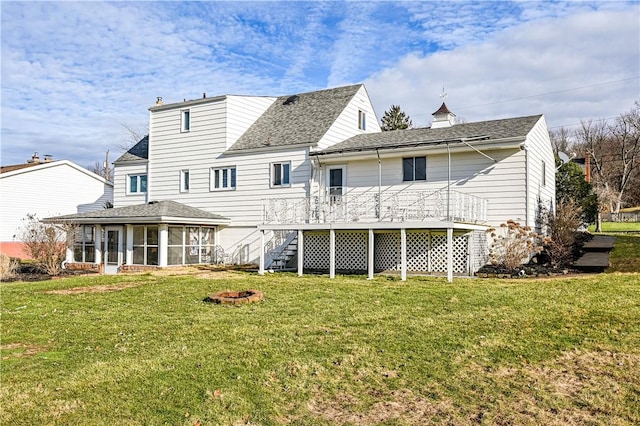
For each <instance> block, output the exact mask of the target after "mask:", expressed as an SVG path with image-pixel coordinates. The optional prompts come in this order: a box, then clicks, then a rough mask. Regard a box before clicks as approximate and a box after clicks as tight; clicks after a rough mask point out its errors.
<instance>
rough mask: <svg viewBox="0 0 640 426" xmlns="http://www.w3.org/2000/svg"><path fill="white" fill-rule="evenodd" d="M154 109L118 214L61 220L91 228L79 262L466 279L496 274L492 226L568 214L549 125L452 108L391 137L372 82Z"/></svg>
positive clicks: (74, 253)
mask: <svg viewBox="0 0 640 426" xmlns="http://www.w3.org/2000/svg"><path fill="white" fill-rule="evenodd" d="M149 111H150V121H149V135H148V136H147V137H145V138H143V139H142V140H141V141H140V142H139V143H138V144H136V145H135V146H134V147H133V148H131V149H130V150H129V151H128V152H126V153H125V154H124V155H122V156H121V157H120V158H119V159H118V160H117V161H115V162H114V170H115V175H114V176H115V189H114V208H112V209H102V210H96V211H93V212H85V213H79V214H72V215H66V216H58V217H55V218H49V219H48V220H49V221H73V222H75V223H77V224H78V225H79V226H80V230H79V232H78V237H77V238H76V245H75V246H74V248H73V249H70V250H69V251H68V257H69V259H68V262H69V263H73V262H87V259H90V262H91V263H94V264H101V265H103V266H104V272H105V273H115V272H118V271H124V270H136V269H145V268H155V267H169V266H173V265H188V264H209V263H236V264H256V265H257V267H258V270H259V271H260V273H264V271H265V270H272V269H293V270H297V271H298V274H300V275H302V274H303V273H304V272H305V271H320V272H324V273H328V274H329V275H330V277H334V276H335V274H336V273H343V272H356V273H366V274H367V275H368V276H369V277H370V278H372V277H373V275H374V274H375V273H376V272H381V271H390V270H391V271H396V272H397V273H399V274H400V276H401V277H402V279H406V277H407V274H408V273H414V272H415V273H436V274H446V275H447V276H448V278H449V279H452V277H453V276H455V275H471V274H473V273H474V272H475V271H477V269H478V268H480V267H481V266H482V265H483V264H485V263H486V261H487V258H488V244H489V243H490V241H488V239H487V233H486V230H487V229H488V228H489V227H491V226H498V225H499V224H500V223H503V222H506V221H507V220H508V219H513V220H517V221H518V222H520V223H521V224H522V225H524V226H531V227H532V228H534V227H535V226H536V217H537V215H538V209H539V208H540V206H541V205H543V206H545V207H546V208H550V209H553V204H552V203H553V200H554V199H555V173H554V170H555V167H554V157H553V152H552V148H551V142H550V140H549V135H548V131H547V127H546V123H545V120H544V117H543V116H542V115H533V116H528V117H517V118H507V119H499V120H490V121H482V122H475V123H464V124H455V115H454V114H453V113H452V112H451V111H449V109H448V108H447V106H446V105H445V104H444V103H443V104H442V105H441V107H440V108H439V109H438V110H437V111H436V112H435V113H434V114H433V117H434V118H433V123H432V125H431V127H430V128H416V129H407V130H395V131H387V132H382V131H381V130H380V127H379V125H378V120H377V118H376V115H375V112H374V109H373V106H372V104H371V101H370V99H369V96H368V94H367V91H366V88H365V87H364V85H352V86H345V87H338V88H334V89H327V90H320V91H315V92H309V93H300V94H295V95H290V96H282V97H256V96H235V95H224V96H217V97H206V95H203V97H202V98H201V99H196V100H191V101H185V102H179V103H172V104H166V105H165V104H163V102H162V99H161V98H158V102H157V103H156V105H155V106H153V107H151V108H150V109H149ZM87 254H89V255H88V256H87Z"/></svg>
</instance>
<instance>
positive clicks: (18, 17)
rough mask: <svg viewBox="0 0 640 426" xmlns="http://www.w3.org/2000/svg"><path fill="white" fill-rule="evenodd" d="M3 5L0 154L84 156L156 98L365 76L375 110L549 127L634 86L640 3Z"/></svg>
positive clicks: (637, 95) (122, 140) (626, 103)
mask: <svg viewBox="0 0 640 426" xmlns="http://www.w3.org/2000/svg"><path fill="white" fill-rule="evenodd" d="M0 7H1V12H2V140H1V143H2V146H1V158H0V162H1V163H2V165H8V164H17V163H23V162H25V161H26V160H27V159H28V158H30V157H31V155H32V154H33V153H34V152H36V151H37V152H39V153H40V155H44V154H51V155H53V156H54V159H69V160H72V161H74V162H76V163H78V164H80V165H82V166H85V167H86V166H89V165H92V164H94V163H95V162H97V161H103V159H104V155H105V151H106V150H110V155H111V160H114V159H115V158H117V156H118V155H120V154H121V153H122V146H123V145H124V144H126V143H127V141H128V132H127V131H126V129H125V128H124V127H123V125H127V126H129V127H130V128H134V129H139V130H144V128H145V126H146V125H147V121H148V115H149V113H148V108H149V107H150V106H152V105H153V104H154V102H155V100H156V97H157V96H162V97H163V98H164V100H165V103H168V102H177V101H182V100H183V99H185V98H186V99H195V98H199V97H201V96H202V93H203V92H206V93H207V95H208V96H214V95H221V94H246V95H265V96H276V95H285V94H294V93H298V92H304V91H312V90H319V89H324V88H327V87H336V86H340V85H345V84H353V83H364V84H365V85H366V87H367V90H368V93H369V95H370V97H371V99H372V101H373V104H374V107H375V110H376V113H377V115H378V118H380V117H381V116H382V114H383V113H384V111H385V110H386V109H388V108H389V106H390V105H392V104H398V105H400V106H401V107H402V108H403V109H404V110H405V111H406V112H407V113H408V114H409V116H410V117H411V118H412V119H413V122H414V125H415V126H420V127H422V126H426V125H428V124H429V123H430V121H431V113H432V112H433V111H435V110H436V109H437V108H438V107H439V106H440V102H441V99H440V97H439V95H440V94H441V92H442V89H443V87H444V90H445V91H446V93H447V95H448V96H447V98H446V102H447V105H448V106H449V108H450V109H451V110H452V111H453V112H455V113H456V114H457V115H458V117H461V118H463V119H464V120H466V121H469V122H471V121H479V120H486V119H493V118H504V117H515V116H522V115H530V114H545V117H546V119H547V124H548V125H549V127H551V128H557V127H559V126H565V127H574V126H576V125H577V124H579V123H580V120H599V119H605V118H613V117H616V116H618V115H619V114H620V113H623V112H625V111H628V110H629V109H631V107H633V104H634V102H635V101H636V100H638V99H640V3H639V2H638V1H633V2H625V1H600V2H584V1H570V2H555V1H554V2H548V1H545V2H542V1H539V2H522V1H516V2H507V1H500V2H488V1H481V2H460V1H449V2H442V1H422V2H406V3H405V2H383V1H368V2H147V1H144V2H111V3H98V2H66V1H65V2H11V1H2V2H1V3H0Z"/></svg>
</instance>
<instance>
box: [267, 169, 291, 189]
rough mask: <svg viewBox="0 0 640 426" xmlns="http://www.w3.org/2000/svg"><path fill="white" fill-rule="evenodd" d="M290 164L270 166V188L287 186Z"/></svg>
mask: <svg viewBox="0 0 640 426" xmlns="http://www.w3.org/2000/svg"><path fill="white" fill-rule="evenodd" d="M290 174H291V163H273V164H272V165H271V186H289V185H290V184H291V181H290Z"/></svg>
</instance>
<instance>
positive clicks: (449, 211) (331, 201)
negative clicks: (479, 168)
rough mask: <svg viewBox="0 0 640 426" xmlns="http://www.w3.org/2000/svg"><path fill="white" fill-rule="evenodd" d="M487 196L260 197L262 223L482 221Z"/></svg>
mask: <svg viewBox="0 0 640 426" xmlns="http://www.w3.org/2000/svg"><path fill="white" fill-rule="evenodd" d="M486 218H487V200H485V199H482V198H480V197H476V196H473V195H469V194H465V193H462V192H458V191H450V192H449V193H448V194H447V191H446V190H440V191H402V192H393V193H389V192H384V193H382V194H381V195H379V194H377V193H362V194H359V193H355V192H352V193H347V194H343V195H337V196H336V195H326V196H310V197H304V198H300V197H299V198H269V199H265V200H263V221H264V223H265V224H302V223H310V224H314V223H335V222H340V223H349V222H406V221H423V220H433V219H436V220H452V221H458V222H473V223H481V222H485V221H486Z"/></svg>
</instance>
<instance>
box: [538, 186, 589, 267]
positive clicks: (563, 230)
mask: <svg viewBox="0 0 640 426" xmlns="http://www.w3.org/2000/svg"><path fill="white" fill-rule="evenodd" d="M581 224H582V207H581V206H580V204H578V203H577V202H576V201H575V200H572V199H564V200H561V201H559V202H558V204H557V205H556V211H555V214H550V215H549V218H548V225H549V231H550V233H551V240H550V241H548V242H547V244H546V250H547V252H548V254H549V261H550V263H551V266H553V267H554V268H561V267H564V266H567V265H569V264H571V262H572V261H573V256H572V253H573V250H574V246H575V244H576V232H577V230H578V227H579V226H580V225H581Z"/></svg>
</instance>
